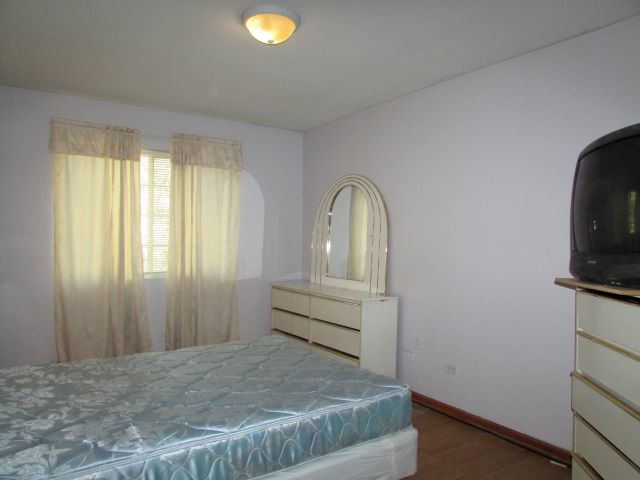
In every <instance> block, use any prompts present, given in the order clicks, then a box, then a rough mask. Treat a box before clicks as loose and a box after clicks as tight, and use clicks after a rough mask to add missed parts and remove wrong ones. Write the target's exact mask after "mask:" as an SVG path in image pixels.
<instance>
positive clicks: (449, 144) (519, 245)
mask: <svg viewBox="0 0 640 480" xmlns="http://www.w3.org/2000/svg"><path fill="white" fill-rule="evenodd" d="M425 48H428V46H427V47H425ZM639 49H640V17H635V18H633V19H630V20H628V21H625V22H622V23H619V24H617V25H614V26H611V27H608V28H605V29H602V30H599V31H596V32H593V33H590V34H587V35H584V36H581V37H578V38H575V39H572V40H570V41H567V42H564V43H561V44H558V45H555V46H551V47H548V48H545V49H543V50H540V51H537V52H534V53H532V54H528V55H525V56H521V57H518V58H515V59H512V60H509V61H506V62H503V63H500V64H496V65H494V66H491V67H488V68H485V69H482V70H479V71H476V72H473V73H470V74H467V75H465V76H462V77H458V78H455V79H452V80H449V81H446V82H444V83H441V84H439V85H436V86H434V87H431V88H427V89H424V90H421V91H418V92H415V93H412V94H409V95H406V96H404V97H401V98H398V99H396V100H393V101H390V102H387V103H385V104H382V105H379V106H376V107H373V108H369V109H367V110H364V111H362V112H359V113H356V114H353V115H351V116H348V117H345V118H343V119H340V120H337V121H335V122H332V123H329V124H327V125H324V126H321V127H318V128H315V129H312V130H310V131H307V132H305V134H304V234H305V237H304V251H305V255H306V257H305V266H306V265H308V263H309V262H308V245H309V243H310V232H311V225H312V222H313V217H314V214H315V209H316V207H317V205H318V203H319V202H320V199H321V197H322V194H323V193H324V191H325V189H326V188H328V186H329V185H330V184H331V183H332V182H333V181H334V180H336V179H337V178H338V177H340V176H342V175H345V174H348V173H357V174H362V175H365V176H366V177H368V178H370V179H371V180H372V181H373V182H374V183H375V184H376V185H377V186H378V187H379V189H380V190H381V192H382V195H383V197H384V199H385V201H386V204H387V207H388V212H389V221H390V243H389V248H390V250H389V273H388V278H389V283H388V285H389V287H388V291H389V292H390V293H392V294H397V295H399V296H400V325H399V350H398V352H399V357H398V361H399V375H400V378H401V379H402V380H403V381H405V382H408V383H409V385H410V386H411V388H412V389H414V390H416V391H417V392H420V393H422V394H425V395H428V396H431V397H434V398H436V399H438V400H440V401H443V402H446V403H448V404H451V405H454V406H456V407H459V408H462V409H464V410H467V411H469V412H472V413H474V414H477V415H480V416H482V417H485V418H488V419H490V420H493V421H495V422H498V423H500V424H503V425H506V426H508V427H511V428H513V429H515V430H518V431H521V432H524V433H526V434H529V435H532V436H534V437H536V438H540V439H542V440H545V441H547V442H550V443H552V444H555V445H558V446H561V447H564V448H570V446H571V413H570V379H569V373H570V372H571V370H572V367H573V358H572V357H573V337H572V333H573V304H572V301H573V299H572V292H571V291H569V290H566V289H562V288H560V287H557V286H554V285H553V279H554V277H555V276H568V261H569V223H568V222H569V202H570V196H571V185H572V180H573V178H572V176H573V171H574V167H575V161H576V158H577V155H578V153H579V152H580V150H581V149H582V148H583V147H585V146H586V145H587V144H588V143H589V142H590V141H592V140H594V139H596V138H597V137H599V136H601V135H603V134H605V133H608V132H610V131H612V130H615V129H617V128H620V127H623V126H626V125H629V124H632V123H637V122H640V61H639V58H640V57H639V56H638V52H639ZM307 268H308V267H307ZM402 349H408V350H412V351H414V352H415V358H414V360H413V362H408V361H406V360H404V359H403V357H402V355H401V354H400V352H401V350H402ZM447 363H453V364H456V365H458V366H459V369H460V375H459V376H451V375H445V373H444V370H445V365H446V364H447Z"/></svg>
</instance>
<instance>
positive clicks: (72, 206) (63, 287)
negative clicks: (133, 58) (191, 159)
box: [49, 119, 152, 361]
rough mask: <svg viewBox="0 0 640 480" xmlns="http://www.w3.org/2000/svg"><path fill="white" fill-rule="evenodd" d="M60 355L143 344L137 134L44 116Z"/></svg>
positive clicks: (99, 353) (146, 342)
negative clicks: (49, 163)
mask: <svg viewBox="0 0 640 480" xmlns="http://www.w3.org/2000/svg"><path fill="white" fill-rule="evenodd" d="M49 149H50V152H51V154H52V160H53V219H54V298H55V329H56V347H57V351H58V360H59V361H70V360H78V359H82V358H91V357H110V356H119V355H125V354H129V353H136V352H143V351H149V350H151V349H152V347H151V337H150V334H149V323H148V317H147V310H146V303H145V293H144V274H143V267H142V246H141V242H140V191H139V189H140V134H139V133H138V132H137V131H135V130H130V129H125V128H117V127H110V126H104V125H91V124H84V123H78V122H71V121H67V120H60V119H53V120H52V121H51V136H50V142H49Z"/></svg>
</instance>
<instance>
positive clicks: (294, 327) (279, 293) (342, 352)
mask: <svg viewBox="0 0 640 480" xmlns="http://www.w3.org/2000/svg"><path fill="white" fill-rule="evenodd" d="M397 318H398V299H397V297H389V296H385V295H379V294H375V293H369V292H365V291H360V290H352V289H346V288H338V287H332V286H327V285H321V284H317V283H310V282H303V281H300V282H285V283H274V284H273V285H272V287H271V326H272V331H273V333H276V334H281V335H286V336H287V337H288V338H290V339H292V340H296V341H299V342H302V343H304V344H305V345H307V346H308V347H309V348H312V349H313V350H315V351H317V352H318V353H321V354H323V355H325V356H329V357H332V358H335V359H338V360H340V361H343V362H345V363H348V364H350V365H354V366H357V367H361V368H366V369H367V370H370V371H372V372H375V373H380V374H382V375H387V376H390V377H395V376H396V343H397Z"/></svg>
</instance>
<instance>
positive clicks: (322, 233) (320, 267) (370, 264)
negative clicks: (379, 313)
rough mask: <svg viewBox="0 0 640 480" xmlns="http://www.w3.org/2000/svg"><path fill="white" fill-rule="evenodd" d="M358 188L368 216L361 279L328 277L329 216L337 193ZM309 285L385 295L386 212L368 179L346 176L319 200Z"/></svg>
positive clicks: (314, 223) (314, 226)
mask: <svg viewBox="0 0 640 480" xmlns="http://www.w3.org/2000/svg"><path fill="white" fill-rule="evenodd" d="M350 185H352V186H354V187H356V188H359V189H360V190H362V192H363V193H364V196H365V199H366V201H367V207H368V209H369V214H368V215H367V252H366V256H365V262H366V264H365V274H364V280H363V281H358V280H347V279H344V278H334V277H329V276H328V275H327V262H328V258H327V250H326V245H327V240H328V239H329V213H330V212H331V205H332V204H333V201H334V199H335V197H336V196H337V195H338V193H339V192H340V191H341V190H342V189H343V188H345V187H347V186H350ZM311 237H312V239H311V282H312V283H319V284H322V285H327V286H332V287H340V288H351V289H354V290H364V291H368V292H370V293H375V294H384V293H385V289H386V283H387V242H388V225H387V209H386V207H385V205H384V200H383V199H382V195H380V192H379V191H378V189H377V188H376V186H375V185H374V184H373V183H371V181H369V180H368V179H367V178H365V177H363V176H360V175H346V176H344V177H342V178H339V179H338V180H337V181H336V182H335V183H334V184H333V185H331V187H330V188H329V190H327V192H326V193H325V194H324V196H323V197H322V201H321V202H320V205H319V206H318V210H317V211H316V216H315V220H314V222H313V232H312V235H311Z"/></svg>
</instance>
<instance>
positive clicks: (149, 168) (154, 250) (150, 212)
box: [140, 150, 171, 274]
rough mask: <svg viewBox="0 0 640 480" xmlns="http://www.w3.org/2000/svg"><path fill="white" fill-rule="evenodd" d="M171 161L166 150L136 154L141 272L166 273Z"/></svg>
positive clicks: (145, 151)
mask: <svg viewBox="0 0 640 480" xmlns="http://www.w3.org/2000/svg"><path fill="white" fill-rule="evenodd" d="M170 184H171V160H170V159H169V154H168V153H166V152H153V151H148V150H144V151H142V154H141V156H140V204H141V210H140V211H141V222H142V224H141V231H142V254H143V257H144V272H145V273H150V274H153V273H166V272H167V249H168V246H169V187H170Z"/></svg>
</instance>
